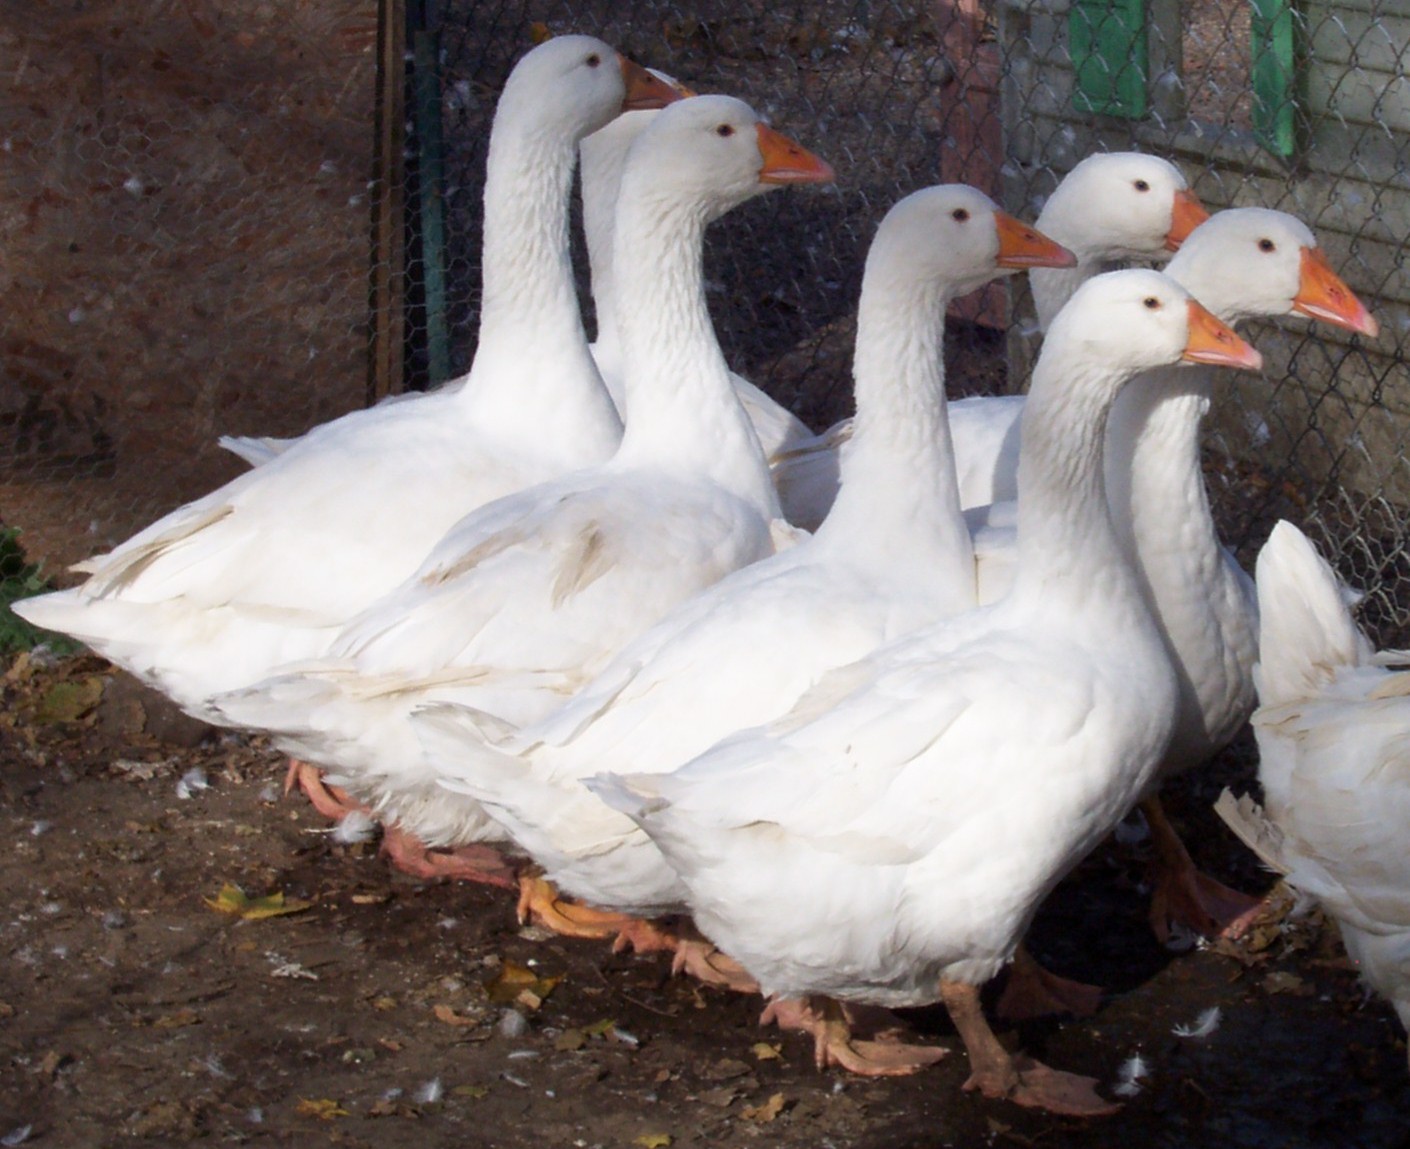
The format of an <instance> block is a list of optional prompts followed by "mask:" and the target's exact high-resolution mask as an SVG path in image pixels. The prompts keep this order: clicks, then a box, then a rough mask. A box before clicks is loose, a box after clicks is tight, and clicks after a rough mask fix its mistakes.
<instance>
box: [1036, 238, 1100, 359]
mask: <svg viewBox="0 0 1410 1149" xmlns="http://www.w3.org/2000/svg"><path fill="white" fill-rule="evenodd" d="M1035 226H1036V227H1037V228H1038V230H1039V231H1041V232H1042V233H1043V234H1044V235H1047V236H1051V237H1052V238H1053V239H1055V240H1057V241H1058V243H1060V244H1062V245H1063V246H1064V247H1066V248H1067V249H1068V250H1069V251H1071V252H1072V253H1073V254H1074V255H1076V256H1077V264H1076V266H1074V267H1034V268H1031V269H1029V272H1028V288H1029V290H1030V291H1031V292H1032V293H1033V307H1034V310H1036V311H1037V313H1038V330H1039V331H1046V330H1047V329H1048V325H1049V324H1051V323H1052V321H1053V316H1054V315H1056V314H1057V313H1058V312H1059V311H1061V310H1062V309H1063V306H1064V305H1065V304H1066V303H1067V301H1068V300H1069V299H1071V298H1072V297H1073V296H1074V295H1075V294H1076V293H1077V289H1078V288H1079V287H1081V286H1082V285H1083V284H1084V283H1086V282H1087V280H1089V279H1091V278H1092V276H1094V275H1097V274H1099V273H1100V272H1101V271H1102V270H1103V265H1102V261H1101V260H1100V259H1097V258H1096V257H1094V256H1083V254H1082V253H1081V252H1079V251H1078V250H1077V249H1076V248H1075V247H1072V246H1071V245H1070V243H1069V241H1068V240H1065V239H1062V238H1060V237H1059V235H1058V233H1057V232H1056V231H1053V230H1052V229H1051V227H1050V226H1049V225H1048V224H1045V223H1044V222H1043V220H1042V217H1041V216H1039V217H1038V223H1037V224H1036V225H1035Z"/></svg>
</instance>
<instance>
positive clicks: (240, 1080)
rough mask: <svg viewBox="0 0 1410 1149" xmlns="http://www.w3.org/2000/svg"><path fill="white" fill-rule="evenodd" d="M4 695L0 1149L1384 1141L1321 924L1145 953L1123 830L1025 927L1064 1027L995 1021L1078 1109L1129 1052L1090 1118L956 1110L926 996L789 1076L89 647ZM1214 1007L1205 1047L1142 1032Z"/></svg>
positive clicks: (1398, 1104)
mask: <svg viewBox="0 0 1410 1149" xmlns="http://www.w3.org/2000/svg"><path fill="white" fill-rule="evenodd" d="M3 694H4V696H3V708H0V808H2V809H3V812H4V814H3V816H4V818H5V830H6V833H5V834H4V836H3V838H0V856H2V857H3V865H0V904H3V906H4V911H3V913H0V1144H3V1145H7V1146H13V1145H21V1144H24V1145H27V1144H31V1143H32V1144H34V1145H37V1146H38V1145H43V1146H46V1147H70V1146H72V1147H83V1149H98V1147H106V1146H119V1145H127V1144H151V1145H183V1144H187V1143H191V1142H195V1141H207V1142H210V1143H232V1144H252V1145H289V1146H306V1145H307V1146H313V1145H338V1146H368V1147H371V1146H378V1147H379V1149H401V1147H411V1146H418V1147H422V1146H476V1147H479V1146H485V1147H491V1146H494V1147H517V1146H524V1147H533V1149H544V1147H550V1146H551V1147H555V1149H556V1147H560V1146H562V1147H584V1149H585V1147H589V1146H601V1147H603V1149H608V1147H616V1146H622V1147H628V1146H639V1147H642V1149H651V1147H652V1146H657V1147H662V1146H695V1145H719V1146H743V1145H755V1144H761V1145H774V1146H780V1147H784V1149H793V1147H798V1149H804V1147H808V1149H818V1147H828V1146H831V1147H839V1149H840V1147H844V1146H845V1147H849V1149H850V1147H856V1149H902V1147H916V1149H928V1147H935V1149H939V1147H941V1146H957V1147H962V1146H979V1145H1021V1146H1034V1145H1043V1146H1084V1147H1087V1146H1090V1147H1103V1146H1113V1147H1115V1146H1123V1147H1125V1146H1129V1145H1131V1144H1133V1143H1145V1144H1149V1145H1153V1146H1156V1145H1158V1146H1204V1145H1211V1144H1216V1143H1217V1144H1220V1145H1225V1146H1290V1145H1296V1146H1357V1147H1364V1149H1376V1147H1381V1146H1385V1147H1387V1149H1389V1147H1391V1146H1399V1145H1403V1144H1405V1137H1406V1130H1407V1128H1410V1125H1408V1124H1407V1122H1410V1083H1408V1082H1407V1075H1406V1053H1405V1044H1404V1040H1403V1034H1402V1033H1401V1032H1400V1030H1399V1029H1398V1027H1397V1025H1396V1023H1395V1021H1394V1018H1393V1016H1392V1014H1391V1012H1390V1011H1389V1009H1387V1008H1386V1006H1385V1005H1384V1004H1383V1003H1381V1002H1379V1001H1377V1000H1368V999H1367V998H1366V996H1365V995H1364V994H1363V992H1362V990H1361V988H1360V986H1359V984H1358V980H1357V977H1356V973H1355V971H1354V970H1352V969H1351V968H1349V967H1348V965H1347V963H1346V961H1345V958H1344V957H1343V955H1342V953H1341V950H1340V947H1339V943H1338V942H1337V940H1336V938H1335V936H1334V934H1333V933H1332V931H1331V929H1330V928H1329V927H1327V926H1325V924H1324V923H1323V922H1322V921H1321V919H1320V918H1319V917H1318V916H1316V915H1313V916H1311V917H1305V918H1302V919H1300V920H1297V921H1292V920H1283V921H1280V922H1279V921H1273V922H1270V923H1269V924H1267V925H1265V926H1263V927H1261V928H1259V929H1257V930H1255V931H1254V932H1253V934H1252V935H1251V936H1250V937H1249V938H1248V939H1246V940H1245V941H1243V942H1241V943H1239V944H1237V945H1222V946H1218V947H1213V948H1196V949H1191V950H1188V951H1187V952H1182V953H1177V952H1173V951H1170V950H1165V949H1162V948H1161V947H1159V946H1158V945H1156V943H1155V942H1154V940H1153V937H1152V935H1151V934H1150V932H1149V930H1148V929H1147V928H1146V926H1145V924H1144V918H1143V915H1144V910H1145V899H1144V898H1143V896H1142V894H1141V891H1140V888H1139V883H1140V880H1141V874H1142V868H1141V863H1140V856H1139V855H1140V851H1139V847H1138V846H1123V845H1118V844H1116V843H1114V842H1112V843H1108V844H1107V845H1106V846H1105V847H1103V848H1102V849H1101V850H1099V851H1098V852H1097V854H1096V855H1095V856H1094V857H1093V858H1091V859H1090V860H1089V861H1088V862H1087V863H1086V864H1084V865H1083V866H1082V867H1081V868H1080V869H1079V870H1078V872H1077V873H1076V874H1074V875H1073V876H1072V877H1071V878H1070V879H1069V880H1068V881H1067V882H1065V883H1064V884H1063V886H1061V887H1060V888H1059V890H1058V891H1057V893H1056V894H1055V896H1054V898H1053V899H1052V900H1051V903H1050V905H1049V906H1048V907H1047V908H1045V910H1044V913H1043V915H1042V917H1041V918H1040V921H1039V923H1038V926H1037V928H1036V930H1035V933H1034V939H1033V941H1034V946H1035V949H1036V951H1037V953H1038V954H1039V956H1040V957H1041V958H1042V959H1043V960H1044V961H1045V962H1046V963H1047V964H1048V965H1049V966H1051V967H1052V968H1054V969H1056V970H1058V971H1060V972H1062V973H1065V974H1068V975H1070V976H1075V977H1081V978H1084V979H1086V980H1089V981H1095V982H1098V983H1100V984H1102V985H1103V986H1104V987H1105V988H1106V990H1107V997H1106V999H1105V1001H1104V1003H1103V1005H1102V1007H1101V1009H1100V1011H1099V1012H1098V1013H1097V1015H1096V1016H1095V1017H1094V1018H1092V1019H1089V1020H1086V1021H1081V1022H1078V1021H1072V1020H1060V1019H1059V1020H1054V1021H1051V1022H1039V1023H1026V1024H1024V1025H1022V1026H1019V1027H1011V1026H1010V1027H1004V1026H1000V1027H999V1032H1000V1035H1001V1037H1002V1038H1003V1039H1004V1040H1005V1041H1006V1042H1008V1043H1009V1044H1011V1045H1018V1044H1021V1045H1022V1046H1024V1047H1025V1048H1027V1049H1028V1050H1030V1051H1031V1052H1034V1053H1035V1054H1037V1055H1039V1056H1041V1057H1042V1058H1044V1059H1046V1060H1047V1061H1049V1063H1051V1064H1055V1065H1059V1066H1061V1067H1063V1068H1068V1069H1073V1070H1077V1071H1081V1072H1085V1073H1089V1074H1091V1075H1093V1076H1095V1077H1097V1078H1099V1079H1100V1080H1101V1081H1102V1082H1103V1088H1104V1090H1105V1091H1106V1092H1108V1093H1109V1094H1110V1093H1112V1090H1113V1089H1114V1087H1116V1086H1117V1085H1118V1084H1119V1081H1120V1075H1121V1072H1122V1069H1121V1067H1122V1065H1123V1063H1125V1062H1127V1060H1128V1059H1129V1058H1130V1057H1131V1056H1132V1055H1134V1054H1139V1055H1140V1057H1141V1058H1142V1059H1143V1061H1144V1063H1145V1066H1146V1070H1147V1073H1146V1075H1145V1076H1142V1077H1140V1078H1139V1079H1138V1082H1137V1083H1138V1084H1139V1086H1140V1089H1139V1091H1138V1092H1136V1093H1135V1095H1134V1096H1131V1097H1129V1098H1127V1099H1126V1103H1125V1108H1124V1109H1123V1111H1122V1112H1121V1113H1120V1114H1118V1115H1117V1116H1114V1117H1111V1118H1107V1119H1103V1120H1092V1121H1080V1120H1072V1119H1063V1118H1055V1117H1051V1116H1048V1115H1044V1114H1038V1113H1032V1112H1028V1111H1026V1110H1022V1109H1019V1108H1018V1107H1016V1106H1014V1105H1012V1104H1008V1103H1004V1102H992V1101H986V1100H984V1099H982V1098H980V1097H978V1096H976V1095H972V1094H965V1093H963V1092H962V1091H961V1086H962V1084H963V1082H964V1080H965V1077H966V1075H967V1071H966V1059H965V1056H964V1054H963V1052H962V1050H960V1049H958V1042H957V1039H956V1038H955V1036H954V1033H953V1031H952V1030H951V1029H950V1027H949V1025H948V1023H947V1022H946V1020H945V1019H944V1016H943V1014H942V1013H940V1012H939V1011H936V1010H924V1011H914V1012H911V1013H909V1014H907V1017H908V1020H909V1021H910V1022H911V1023H912V1024H913V1025H914V1026H915V1027H916V1029H917V1031H918V1033H919V1034H920V1040H924V1041H928V1042H934V1043H938V1044H943V1045H948V1046H951V1047H955V1048H956V1052H954V1053H953V1054H952V1055H951V1056H950V1057H949V1058H948V1059H947V1060H946V1061H944V1062H942V1063H941V1064H940V1065H939V1066H938V1067H936V1068H935V1069H933V1070H930V1071H927V1072H925V1073H922V1074H919V1075H917V1076H915V1077H911V1078H905V1079H895V1080H879V1081H867V1080H860V1079H857V1078H852V1077H849V1076H848V1075H846V1074H844V1073H842V1072H839V1071H827V1072H820V1071H818V1070H817V1069H815V1068H814V1067H813V1065H812V1061H811V1050H810V1045H809V1043H808V1042H807V1041H805V1040H804V1039H802V1038H801V1037H799V1036H797V1035H781V1034H779V1033H778V1032H777V1031H766V1030H763V1029H760V1028H759V1027H758V1025H757V1016H758V1013H759V1007H760V1003H759V1002H758V1001H757V1000H753V999H747V998H744V997H741V996H738V995H732V994H729V993H726V992H724V991H720V990H715V989H710V988H702V987H700V986H698V985H695V984H693V983H692V982H690V981H688V980H685V979H683V978H673V977H672V976H670V970H669V965H668V961H667V959H666V958H664V957H661V956H654V955H653V956H636V955H614V954H612V953H610V952H609V951H608V949H607V948H606V947H605V946H604V945H603V944H600V943H592V942H581V941H565V940H562V939H558V938H554V937H552V936H548V935H546V934H544V933H542V932H541V931H539V930H537V929H532V928H530V929H521V928H519V927H518V926H517V925H516V923H515V921H514V915H513V906H512V900H511V898H510V897H509V895H508V894H507V893H505V892H504V891H501V890H495V889H490V888H485V887H476V886H470V885H462V884H425V883H421V882H416V881H412V880H410V879H408V878H406V877H404V876H401V875H398V874H395V873H393V872H391V871H390V870H389V869H388V867H387V865H386V863H385V862H384V861H383V860H382V859H380V858H379V857H378V856H377V850H376V846H375V844H374V843H364V844H353V845H343V844H339V843H338V842H336V841H334V840H333V838H332V836H331V835H330V834H329V833H328V832H327V830H326V827H325V825H324V823H323V821H322V819H320V818H319V817H318V816H317V815H316V814H315V813H314V812H313V810H312V809H311V808H310V807H309V806H308V805H307V804H306V803H304V802H303V801H302V800H295V799H287V800H285V799H281V796H280V780H281V778H282V773H283V771H282V766H281V763H280V761H279V759H278V757H277V756H276V755H275V754H273V753H271V752H270V751H268V750H267V749H264V748H261V746H260V745H259V744H258V743H254V742H251V741H249V740H247V739H245V738H243V737H237V736H231V735H221V734H213V735H210V736H208V737H205V738H204V739H203V740H200V741H195V744H192V743H193V741H194V740H195V739H198V738H200V736H201V734H202V733H203V732H202V730H201V729H200V728H198V727H194V726H193V725H192V724H190V723H189V722H187V721H186V720H184V719H181V718H180V717H179V716H174V715H172V714H171V713H170V712H169V711H167V710H166V709H165V708H163V707H162V706H161V705H160V704H158V703H157V702H156V701H155V700H153V699H152V698H151V697H150V696H145V695H143V694H141V693H140V692H139V691H138V690H137V688H135V687H134V686H133V685H132V684H131V682H130V680H127V679H125V678H121V677H118V678H114V677H112V676H111V675H110V673H109V672H108V671H107V669H106V667H105V665H104V664H102V663H100V662H98V661H97V660H95V659H92V658H90V657H76V658H69V659H66V660H63V661H60V662H58V663H57V664H52V663H50V662H48V661H47V660H45V659H43V658H40V659H38V660H33V659H30V658H28V657H27V656H22V657H21V658H19V659H18V660H15V661H13V662H11V664H10V665H9V667H8V668H7V670H6V672H5V675H4V679H3ZM1250 774H1251V755H1250V753H1249V749H1248V747H1246V746H1241V747H1239V748H1237V749H1236V750H1235V751H1232V752H1230V753H1229V754H1226V755H1225V756H1224V758H1223V759H1222V760H1221V761H1220V762H1218V763H1216V764H1215V767H1214V768H1213V769H1211V770H1210V771H1207V772H1206V774H1205V775H1204V776H1202V777H1200V778H1199V779H1197V780H1191V781H1190V783H1189V784H1187V785H1186V786H1184V787H1183V788H1182V790H1181V791H1180V792H1179V793H1178V794H1176V795H1175V796H1174V800H1173V803H1172V806H1173V810H1174V813H1175V816H1176V818H1177V821H1178V822H1180V823H1181V824H1182V825H1183V826H1184V827H1185V828H1186V829H1187V830H1189V831H1190V834H1189V838H1190V840H1191V841H1192V842H1193V844H1194V848H1195V851H1196V853H1197V854H1198V855H1199V857H1200V858H1201V860H1202V861H1203V862H1204V863H1205V865H1206V867H1207V868H1209V869H1210V870H1211V871H1213V872H1214V873H1216V874H1217V875H1219V876H1220V877H1222V878H1224V879H1225V880H1228V881H1230V882H1231V883H1233V884H1237V885H1240V886H1242V887H1243V888H1245V889H1250V890H1262V889H1264V888H1266V887H1267V886H1268V885H1269V882H1270V879H1269V878H1268V877H1267V876H1266V875H1262V874H1260V873H1259V871H1258V870H1257V868H1256V867H1255V865H1254V864H1253V863H1252V861H1251V860H1250V858H1249V856H1248V855H1247V854H1245V853H1244V852H1243V851H1242V849H1241V847H1239V846H1238V845H1237V843H1235V842H1233V840H1232V839H1231V838H1230V837H1229V835H1228V834H1226V833H1225V832H1224V831H1223V830H1222V827H1219V826H1218V825H1217V824H1216V823H1215V822H1214V820H1213V818H1212V816H1211V815H1210V814H1209V812H1208V806H1209V803H1210V801H1211V800H1212V798H1213V796H1214V795H1215V794H1217V793H1218V790H1219V789H1220V788H1221V787H1222V786H1224V785H1226V784H1232V785H1233V786H1234V787H1235V789H1237V790H1240V791H1242V790H1244V789H1247V788H1248V784H1249V783H1248V779H1249V777H1250ZM202 783H204V784H205V785H204V786H203V785H202ZM227 883H231V884H233V885H235V886H238V887H239V889H240V890H241V891H243V893H244V894H245V895H248V897H249V898H251V899H259V898H262V897H265V896H267V895H275V894H279V895H282V896H283V897H284V898H285V899H287V900H286V902H285V905H284V908H286V909H287V908H291V907H293V906H295V905H296V903H307V905H306V908H302V909H299V910H298V912H294V913H288V914H284V915H276V916H269V917H263V918H259V917H253V918H251V919H249V920H247V919H246V918H243V917H240V916H237V915H235V914H231V913H226V912H220V911H218V910H217V909H215V908H212V906H211V904H210V903H211V902H219V901H220V900H221V891H222V889H223V887H224V886H225V885H226V884H227ZM229 896H230V895H227V897H229ZM262 904H265V903H259V902H256V903H255V904H253V905H248V906H245V907H244V909H245V910H246V911H248V912H250V913H257V912H258V910H259V906H260V905H262ZM236 908H239V907H238V906H237V907H236ZM1214 1008H1217V1009H1218V1010H1219V1011H1220V1018H1221V1020H1220V1024H1219V1026H1218V1028H1217V1029H1215V1030H1214V1032H1212V1033H1210V1034H1209V1035H1208V1036H1205V1037H1203V1038H1200V1037H1181V1036H1178V1035H1177V1034H1176V1033H1175V1027H1177V1026H1185V1027H1191V1026H1194V1025H1195V1024H1196V1022H1197V1020H1198V1019H1199V1017H1200V1015H1201V1014H1202V1013H1203V1012H1204V1011H1206V1010H1209V1009H1214ZM668 1139H669V1140H668Z"/></svg>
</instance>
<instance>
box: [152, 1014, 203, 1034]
mask: <svg viewBox="0 0 1410 1149" xmlns="http://www.w3.org/2000/svg"><path fill="white" fill-rule="evenodd" d="M200 1024H201V1018H200V1015H199V1014H198V1013H197V1012H196V1011H195V1010H194V1009H178V1010H177V1011H176V1012H175V1013H168V1014H166V1015H164V1016H162V1017H159V1018H157V1020H156V1021H154V1022H152V1028H153V1029H184V1028H185V1027H186V1026H188V1025H200Z"/></svg>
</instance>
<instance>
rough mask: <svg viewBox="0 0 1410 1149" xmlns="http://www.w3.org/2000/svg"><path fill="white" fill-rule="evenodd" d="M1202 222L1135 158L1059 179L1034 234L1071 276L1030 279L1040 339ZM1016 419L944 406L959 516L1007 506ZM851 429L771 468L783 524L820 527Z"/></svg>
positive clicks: (1189, 200)
mask: <svg viewBox="0 0 1410 1149" xmlns="http://www.w3.org/2000/svg"><path fill="white" fill-rule="evenodd" d="M1206 218H1208V216H1207V214H1206V212H1205V211H1204V209H1203V208H1202V207H1200V204H1199V200H1198V199H1196V198H1195V196H1194V195H1193V194H1192V193H1191V192H1190V191H1189V190H1188V188H1187V186H1186V183H1185V177H1184V176H1183V175H1181V173H1180V170H1179V169H1178V168H1176V167H1175V165H1174V164H1171V163H1169V162H1168V161H1166V160H1163V159H1160V158H1159V157H1157V156H1148V155H1142V154H1140V153H1137V152H1111V153H1099V154H1097V155H1092V156H1088V157H1087V158H1086V159H1084V160H1083V161H1082V162H1081V163H1079V164H1078V165H1077V166H1076V167H1074V168H1073V169H1072V171H1070V172H1069V173H1068V174H1067V175H1066V176H1064V177H1063V179H1062V181H1061V182H1060V183H1059V184H1058V186H1057V188H1056V189H1055V190H1054V192H1053V194H1052V195H1051V196H1050V197H1049V198H1048V202H1047V203H1046V204H1044V206H1043V211H1042V213H1041V214H1040V215H1039V216H1038V221H1037V224H1036V226H1037V228H1038V229H1039V230H1040V231H1041V232H1042V233H1043V234H1044V235H1048V236H1051V237H1052V238H1053V239H1055V240H1057V242H1058V243H1060V244H1062V245H1063V246H1064V247H1066V248H1067V249H1068V250H1069V251H1071V252H1072V253H1073V254H1074V255H1075V256H1076V257H1077V262H1076V264H1074V265H1073V266H1072V267H1070V268H1063V269H1043V270H1039V271H1036V272H1035V274H1033V275H1031V276H1030V277H1029V281H1030V283H1031V285H1032V290H1033V300H1034V303H1035V305H1036V306H1037V310H1038V326H1039V330H1046V328H1047V326H1048V323H1049V322H1050V321H1051V319H1052V317H1053V316H1054V315H1055V314H1057V312H1058V310H1059V309H1060V308H1061V307H1062V305H1063V304H1064V303H1066V302H1067V300H1068V299H1069V298H1071V296H1072V293H1073V292H1074V291H1076V290H1077V288H1078V287H1079V286H1080V285H1081V284H1082V283H1084V282H1085V281H1086V280H1088V279H1090V278H1091V277H1092V276H1093V275H1096V274H1097V273H1098V272H1100V271H1102V270H1104V269H1105V265H1106V264H1108V263H1110V262H1112V261H1115V260H1130V259H1140V260H1164V259H1167V258H1169V256H1170V253H1171V252H1172V251H1174V250H1175V249H1176V248H1178V247H1179V246H1180V243H1181V241H1182V240H1183V239H1184V238H1185V236H1187V235H1189V233H1190V232H1191V231H1192V230H1193V229H1194V228H1195V227H1196V226H1197V225H1198V224H1199V223H1200V222H1201V221H1202V220H1204V219H1206ZM1022 410H1023V396H1022V395H1001V396H977V397H973V398H968V399H959V400H956V401H955V402H953V403H951V404H950V428H951V432H952V435H953V437H954V444H955V470H956V472H957V473H958V475H959V483H960V503H961V505H962V506H964V507H966V508H969V507H981V506H987V505H989V504H991V503H998V502H1003V501H1008V500H1012V499H1013V498H1014V497H1015V495H1016V493H1017V486H1016V476H1017V473H1018V418H1019V414H1020V413H1021V412H1022ZM851 425H852V424H851V420H850V419H844V420H843V421H842V422H841V423H838V424H837V425H835V426H834V427H832V428H830V429H829V430H827V431H824V432H823V433H822V434H821V435H819V436H817V437H816V438H815V439H813V440H812V441H810V442H805V443H802V444H799V445H797V446H795V447H794V448H792V449H791V450H789V451H786V452H784V453H783V454H782V455H780V457H779V458H778V459H777V460H776V461H775V463H774V468H773V470H774V483H775V485H776V486H777V487H778V489H779V498H780V501H781V502H782V503H783V509H784V513H785V514H786V515H787V516H788V520H789V522H791V523H794V524H796V525H798V526H800V527H804V528H806V529H809V530H811V529H813V528H814V527H816V526H817V524H818V523H820V522H822V520H823V519H824V518H825V517H826V515H827V508H828V507H830V506H831V505H832V500H833V498H834V497H835V496H836V494H837V476H838V460H837V451H838V448H839V447H840V445H841V444H842V443H844V442H845V441H846V439H847V437H848V436H849V435H850V434H851Z"/></svg>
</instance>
